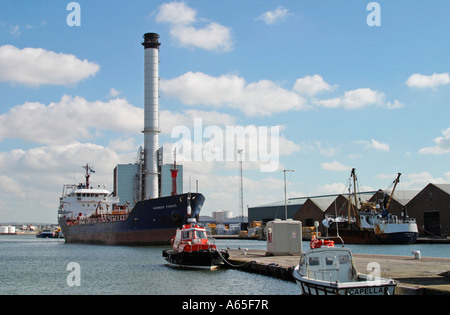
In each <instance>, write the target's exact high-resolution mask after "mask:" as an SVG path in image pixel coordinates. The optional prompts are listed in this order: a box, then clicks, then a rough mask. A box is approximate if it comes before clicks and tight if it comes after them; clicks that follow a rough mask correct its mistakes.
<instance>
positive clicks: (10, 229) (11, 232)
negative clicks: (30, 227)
mask: <svg viewBox="0 0 450 315" xmlns="http://www.w3.org/2000/svg"><path fill="white" fill-rule="evenodd" d="M8 234H16V227H15V226H8Z"/></svg>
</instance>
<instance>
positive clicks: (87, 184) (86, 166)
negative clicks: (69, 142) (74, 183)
mask: <svg viewBox="0 0 450 315" xmlns="http://www.w3.org/2000/svg"><path fill="white" fill-rule="evenodd" d="M82 168H84V169H85V170H86V175H84V176H85V177H86V189H89V178H90V177H91V175H90V173H95V171H94V170H93V169H92V167H90V166H89V164H86V165H85V166H82Z"/></svg>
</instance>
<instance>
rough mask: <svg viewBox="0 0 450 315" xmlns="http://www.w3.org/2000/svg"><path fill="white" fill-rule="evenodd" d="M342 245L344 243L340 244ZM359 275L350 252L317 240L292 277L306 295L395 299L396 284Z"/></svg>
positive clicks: (302, 258)
mask: <svg viewBox="0 0 450 315" xmlns="http://www.w3.org/2000/svg"><path fill="white" fill-rule="evenodd" d="M341 242H342V240H341ZM377 271H379V268H378V270H375V271H374V272H373V273H372V274H371V275H365V274H361V273H358V272H357V271H356V268H355V266H354V263H353V256H352V252H351V250H350V249H349V248H347V247H344V246H343V245H342V247H335V246H334V241H333V240H330V239H326V238H323V239H316V238H314V239H313V240H312V241H311V243H310V249H309V250H307V251H306V252H304V253H302V255H301V256H300V262H299V264H298V265H297V266H296V267H295V269H294V271H293V277H294V279H295V281H296V283H297V284H298V286H299V288H300V292H301V294H303V295H393V294H394V292H395V287H396V283H395V281H394V280H392V279H386V278H381V277H379V276H378V275H376V273H377Z"/></svg>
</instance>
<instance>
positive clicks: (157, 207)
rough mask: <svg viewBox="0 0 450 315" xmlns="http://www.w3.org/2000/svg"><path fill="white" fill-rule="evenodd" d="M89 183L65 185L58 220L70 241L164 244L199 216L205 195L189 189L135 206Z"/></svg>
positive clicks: (87, 169)
mask: <svg viewBox="0 0 450 315" xmlns="http://www.w3.org/2000/svg"><path fill="white" fill-rule="evenodd" d="M84 167H85V168H86V183H81V184H78V185H64V188H63V194H62V197H61V198H60V207H59V210H58V223H59V225H60V227H61V230H62V232H63V235H64V238H65V241H66V243H93V244H106V245H163V244H166V245H167V244H170V240H171V238H172V237H173V235H174V234H175V232H176V230H177V228H179V227H181V226H182V225H183V224H184V223H185V222H187V218H188V216H189V215H191V216H193V217H198V216H199V214H200V210H201V207H202V205H203V202H204V201H205V198H204V197H203V195H202V194H199V193H186V194H180V195H173V196H168V197H161V198H156V199H149V200H143V201H139V202H137V203H136V204H135V205H134V207H133V208H131V209H130V207H129V205H124V206H123V205H118V204H119V198H118V197H114V196H112V194H111V192H110V191H108V190H107V189H105V188H92V187H90V184H89V177H90V174H89V172H90V170H91V168H90V167H89V165H86V166H84Z"/></svg>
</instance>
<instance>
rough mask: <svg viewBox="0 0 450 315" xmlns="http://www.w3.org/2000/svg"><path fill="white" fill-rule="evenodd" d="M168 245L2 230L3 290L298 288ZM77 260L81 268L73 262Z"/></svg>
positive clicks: (362, 249) (448, 251)
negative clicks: (178, 260)
mask: <svg viewBox="0 0 450 315" xmlns="http://www.w3.org/2000/svg"><path fill="white" fill-rule="evenodd" d="M308 244H309V243H307V242H304V244H303V246H304V247H305V246H308ZM216 245H217V246H218V247H219V248H226V247H230V248H239V247H241V248H249V249H262V250H264V249H266V243H265V242H261V241H252V240H217V241H216ZM349 247H351V249H352V251H353V252H354V253H364V254H386V255H411V251H412V250H420V251H421V253H422V256H429V257H449V258H450V245H449V244H445V245H433V244H416V245H392V246H390V245H384V246H375V245H370V246H362V245H351V246H350V245H349ZM164 248H166V247H125V246H101V245H78V244H65V243H64V240H62V239H61V240H58V239H38V238H36V237H35V236H34V235H12V236H0V294H87V295H90V294H136V295H141V294H146V295H171V294H176V295H224V294H225V295H241V294H248V295H273V294H282V295H290V294H299V291H298V288H297V286H296V285H295V284H294V283H291V282H287V281H282V280H278V279H273V278H270V277H265V276H261V275H257V274H251V273H247V272H242V271H237V270H232V269H224V270H215V271H197V270H192V271H191V270H178V269H174V268H171V267H169V266H167V265H166V264H165V260H164V258H163V257H162V255H161V252H162V250H163V249H164ZM72 262H73V263H76V264H77V265H78V266H79V270H77V269H75V268H71V265H69V264H70V263H72ZM68 266H69V268H68ZM75 271H76V272H78V271H79V280H80V283H79V285H76V284H75V285H74V283H73V281H72V280H73V279H72V276H73V272H75ZM77 275H78V274H77ZM180 284H181V285H180Z"/></svg>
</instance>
